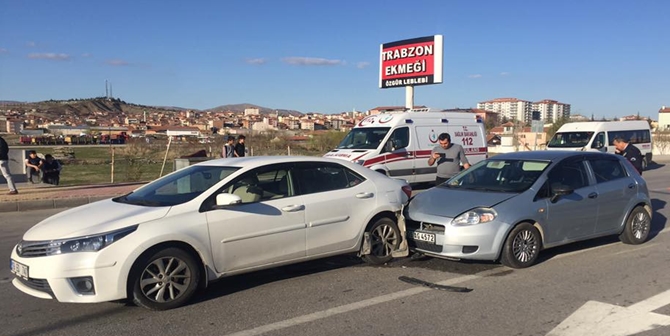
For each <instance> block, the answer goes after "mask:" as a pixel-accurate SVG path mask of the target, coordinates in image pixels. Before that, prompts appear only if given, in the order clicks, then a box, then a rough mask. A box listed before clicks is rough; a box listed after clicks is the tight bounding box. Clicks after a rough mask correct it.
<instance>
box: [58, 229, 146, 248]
mask: <svg viewBox="0 0 670 336" xmlns="http://www.w3.org/2000/svg"><path fill="white" fill-rule="evenodd" d="M135 230H137V225H134V226H130V227H127V228H123V229H120V230H116V231H112V232H107V233H101V234H98V235H92V236H85V237H77V238H68V239H60V240H52V241H51V242H49V247H48V248H47V255H48V256H49V255H58V254H65V253H74V252H97V251H100V250H102V249H103V248H105V247H107V246H109V245H111V244H112V243H114V242H116V241H117V240H119V239H121V238H123V237H125V236H127V235H129V234H130V233H132V232H133V231H135Z"/></svg>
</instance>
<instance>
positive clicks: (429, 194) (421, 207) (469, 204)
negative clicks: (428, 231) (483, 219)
mask: <svg viewBox="0 0 670 336" xmlns="http://www.w3.org/2000/svg"><path fill="white" fill-rule="evenodd" d="M516 195H518V194H514V193H501V192H490V191H475V190H458V189H449V188H442V187H435V188H431V189H428V190H426V191H424V192H422V193H420V194H418V195H416V196H415V197H414V198H413V199H412V200H411V201H410V202H409V205H408V207H407V211H408V212H409V215H410V216H411V215H413V214H414V215H419V214H420V215H430V216H440V217H450V218H454V217H456V216H458V215H460V214H462V213H464V212H466V211H468V210H470V209H473V208H477V207H493V206H494V205H496V204H498V203H500V202H504V201H506V200H508V199H510V198H512V197H514V196H516Z"/></svg>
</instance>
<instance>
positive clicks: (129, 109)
mask: <svg viewBox="0 0 670 336" xmlns="http://www.w3.org/2000/svg"><path fill="white" fill-rule="evenodd" d="M0 109H11V110H18V111H24V112H31V111H32V110H35V111H37V112H35V113H36V114H38V115H40V116H43V117H51V118H59V117H61V116H76V117H78V118H87V117H95V116H96V113H97V112H102V113H103V114H106V115H115V114H126V115H130V114H141V113H143V112H144V111H147V112H148V113H151V112H163V113H170V112H172V113H174V112H178V111H179V110H178V109H171V108H160V107H153V106H145V105H138V104H132V103H126V102H125V101H123V100H120V99H116V98H110V99H108V98H104V97H98V98H89V99H70V100H47V101H41V102H34V103H23V102H21V103H18V102H16V103H14V102H8V101H6V102H4V103H3V104H1V105H0Z"/></svg>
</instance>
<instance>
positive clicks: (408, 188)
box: [402, 185, 412, 198]
mask: <svg viewBox="0 0 670 336" xmlns="http://www.w3.org/2000/svg"><path fill="white" fill-rule="evenodd" d="M402 191H403V192H404V193H405V195H407V198H411V197H412V187H411V186H410V185H404V186H402Z"/></svg>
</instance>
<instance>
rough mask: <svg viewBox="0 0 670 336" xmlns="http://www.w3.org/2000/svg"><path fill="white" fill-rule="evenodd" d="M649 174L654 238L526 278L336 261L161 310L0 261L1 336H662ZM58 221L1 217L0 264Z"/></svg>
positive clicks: (599, 250)
mask: <svg viewBox="0 0 670 336" xmlns="http://www.w3.org/2000/svg"><path fill="white" fill-rule="evenodd" d="M652 168H654V169H652V170H650V171H647V172H645V178H646V179H647V181H648V182H649V184H650V186H651V189H652V190H653V192H652V198H653V199H654V201H653V202H654V210H655V213H654V220H653V228H652V229H653V230H652V238H651V239H650V241H648V242H647V243H645V244H642V245H638V246H631V245H624V244H622V243H620V242H618V240H617V238H616V237H613V238H604V239H599V240H596V241H591V242H587V243H578V244H572V245H569V246H567V247H560V248H555V249H551V250H547V251H544V252H543V254H542V255H541V262H540V263H539V264H538V265H535V266H533V267H531V268H528V269H524V270H512V269H509V268H506V267H503V266H501V265H499V264H494V263H482V262H455V261H446V260H439V259H430V258H425V259H418V260H412V259H410V258H406V259H401V260H397V261H394V262H392V263H390V264H388V265H386V266H381V267H372V266H367V265H365V264H363V263H361V262H360V261H359V260H358V259H357V258H355V257H354V256H342V257H335V258H330V259H325V260H321V261H315V262H308V263H303V264H299V265H293V266H288V267H282V268H278V269H273V270H267V271H262V272H257V273H253V274H248V275H241V276H235V277H231V278H227V279H223V280H221V281H219V282H217V283H215V284H213V285H212V286H210V287H209V288H208V289H207V291H206V292H205V293H204V294H203V295H201V296H200V297H199V298H198V300H196V302H193V303H192V304H190V305H188V306H186V307H182V308H179V309H175V310H172V311H167V312H150V311H147V310H144V309H142V308H137V307H134V306H128V305H124V304H122V303H102V304H67V303H58V302H55V301H53V300H41V299H36V298H33V297H30V296H28V295H25V294H23V293H21V292H19V291H18V290H16V289H15V288H14V287H13V286H12V285H11V283H10V281H11V278H12V276H11V274H10V273H9V270H8V262H4V263H2V264H0V265H1V266H0V302H1V305H2V309H0V322H1V323H0V335H16V336H24V335H43V334H44V335H47V334H48V335H67V336H73V335H126V334H134V335H159V334H160V335H182V336H183V335H231V334H233V335H260V334H263V335H524V336H525V335H547V334H549V333H550V332H552V330H553V335H616V334H620V335H627V334H633V333H634V332H642V333H639V334H638V335H644V336H648V335H670V326H669V325H670V321H668V320H670V272H669V271H668V270H669V269H670V235H669V234H667V233H668V232H670V228H667V227H666V226H667V218H668V217H670V211H669V210H668V209H669V208H670V206H668V205H667V202H668V201H670V178H668V176H670V166H669V167H660V166H655V167H652ZM58 211H59V210H42V211H35V212H30V213H22V212H21V213H3V214H1V219H0V255H1V256H4V258H5V261H7V259H8V257H9V254H10V251H11V248H12V247H13V245H14V244H15V243H16V242H17V241H18V240H19V239H20V237H21V235H22V233H23V232H24V231H25V230H27V229H28V228H29V227H30V226H32V225H33V224H35V223H37V222H38V221H39V220H41V219H43V218H45V217H47V216H50V215H52V214H54V213H57V212H58ZM400 276H409V277H415V278H419V279H422V280H426V281H431V282H438V283H440V284H444V285H453V286H463V287H467V288H470V289H472V291H471V292H469V293H454V292H447V291H442V290H436V289H430V288H427V287H421V286H416V285H411V284H408V283H405V282H402V281H399V280H398V277H400ZM578 310H579V311H578ZM573 313H574V315H573ZM598 320H601V321H605V322H603V323H600V324H599V325H596V326H593V325H591V324H592V322H594V321H598ZM666 322H667V323H666ZM652 324H655V325H656V326H651V325H652ZM644 325H649V326H651V327H650V328H653V329H651V330H649V331H644V330H645V329H644ZM664 325H665V326H664ZM589 328H595V329H589ZM603 328H605V329H603ZM606 328H610V329H609V330H608V329H606Z"/></svg>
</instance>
